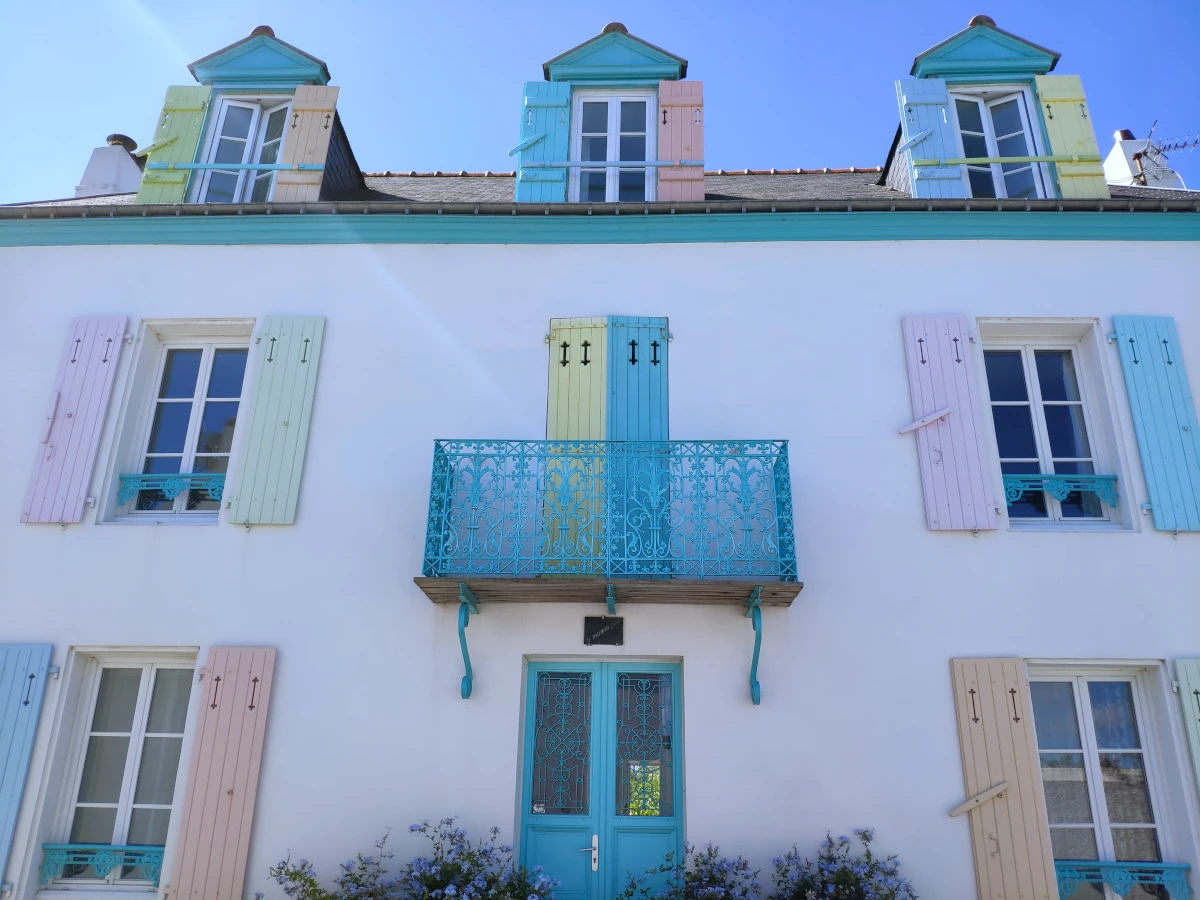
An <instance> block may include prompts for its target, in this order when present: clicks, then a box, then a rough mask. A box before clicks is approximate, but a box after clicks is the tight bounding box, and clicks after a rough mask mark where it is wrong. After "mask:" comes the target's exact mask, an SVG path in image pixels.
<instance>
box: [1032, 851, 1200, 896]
mask: <svg viewBox="0 0 1200 900" xmlns="http://www.w3.org/2000/svg"><path fill="white" fill-rule="evenodd" d="M1191 868H1192V867H1191V866H1190V865H1188V864H1187V863H1155V862H1096V861H1093V860H1083V859H1056V860H1055V861H1054V873H1055V875H1057V876H1058V895H1059V897H1061V898H1062V900H1068V898H1069V897H1070V896H1071V895H1072V894H1073V893H1075V890H1076V889H1077V888H1078V887H1080V886H1081V885H1083V884H1100V883H1104V884H1107V885H1108V886H1109V887H1110V888H1112V889H1113V892H1114V893H1116V894H1119V895H1120V896H1122V897H1126V896H1128V895H1129V892H1130V891H1132V890H1133V889H1134V887H1135V886H1136V885H1139V884H1146V885H1162V886H1163V887H1164V888H1166V890H1167V893H1168V894H1170V895H1171V900H1190V898H1191V895H1192V891H1191V888H1189V887H1188V872H1189V871H1190V870H1191ZM1147 896H1157V895H1156V894H1154V893H1153V892H1149V893H1148V894H1147Z"/></svg>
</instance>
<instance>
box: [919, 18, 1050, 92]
mask: <svg viewBox="0 0 1200 900" xmlns="http://www.w3.org/2000/svg"><path fill="white" fill-rule="evenodd" d="M1058 58H1059V54H1058V53H1055V52H1054V51H1053V50H1047V49H1046V48H1045V47H1039V46H1038V45H1037V44H1033V43H1030V42H1029V41H1026V40H1024V39H1023V38H1019V37H1017V36H1016V35H1014V34H1009V33H1008V32H1007V31H1002V30H1001V29H999V28H995V27H993V26H991V25H972V26H970V27H968V28H966V29H965V30H963V31H960V32H959V33H958V34H956V35H954V36H953V37H951V38H948V39H946V40H944V41H942V42H941V43H940V44H938V45H937V46H935V47H932V48H930V49H929V50H926V51H925V52H924V53H922V54H921V55H920V56H918V57H917V58H916V59H915V60H914V61H913V67H912V74H913V75H916V76H917V77H918V78H925V77H928V76H936V77H939V78H947V79H949V80H957V79H960V78H968V79H970V78H989V77H996V78H1003V77H1009V76H1033V75H1045V74H1046V73H1047V72H1049V71H1050V70H1051V69H1053V68H1054V65H1055V63H1057V62H1058Z"/></svg>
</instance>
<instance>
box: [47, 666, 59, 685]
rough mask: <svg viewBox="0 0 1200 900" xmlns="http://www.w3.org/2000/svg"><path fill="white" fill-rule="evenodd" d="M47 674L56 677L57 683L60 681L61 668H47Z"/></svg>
mask: <svg viewBox="0 0 1200 900" xmlns="http://www.w3.org/2000/svg"><path fill="white" fill-rule="evenodd" d="M46 673H47V674H49V675H53V676H54V680H55V681H58V673H59V668H58V666H47V667H46Z"/></svg>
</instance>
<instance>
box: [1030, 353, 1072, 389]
mask: <svg viewBox="0 0 1200 900" xmlns="http://www.w3.org/2000/svg"><path fill="white" fill-rule="evenodd" d="M1033 360H1034V364H1035V365H1036V366H1037V373H1038V383H1039V384H1040V385H1041V388H1042V399H1043V400H1080V399H1082V398H1081V397H1080V396H1079V381H1078V380H1077V379H1076V377H1075V364H1074V362H1072V360H1071V351H1070V350H1035V351H1034V352H1033Z"/></svg>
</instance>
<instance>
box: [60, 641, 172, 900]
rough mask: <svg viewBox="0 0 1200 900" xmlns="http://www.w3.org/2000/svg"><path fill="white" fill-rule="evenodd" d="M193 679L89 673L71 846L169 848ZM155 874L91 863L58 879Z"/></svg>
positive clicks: (168, 672) (120, 671) (137, 672)
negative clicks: (98, 867) (104, 869)
mask: <svg viewBox="0 0 1200 900" xmlns="http://www.w3.org/2000/svg"><path fill="white" fill-rule="evenodd" d="M193 674H194V670H193V669H191V668H184V667H181V666H170V665H162V666H160V665H125V664H112V665H108V664H105V665H101V666H97V667H96V669H95V670H93V671H92V672H91V673H90V676H89V685H88V688H87V690H88V699H89V701H90V706H89V709H88V712H87V716H86V719H85V722H86V724H85V726H84V727H85V728H86V731H85V734H84V736H83V741H82V748H81V753H80V756H79V760H78V764H77V766H76V769H75V772H74V781H73V785H74V787H73V792H72V795H73V797H74V800H75V802H74V805H73V806H72V809H71V816H70V823H69V825H68V827H67V829H66V831H67V835H68V842H69V843H71V844H75V845H84V846H90V847H103V846H105V845H116V846H136V847H161V846H163V845H164V844H166V842H167V828H168V826H169V825H170V821H171V806H172V804H173V803H174V800H175V777H176V775H177V773H178V771H179V759H180V755H181V753H182V751H183V729H184V724H185V722H186V721H187V710H188V698H189V696H190V695H191V690H192V678H193ZM157 875H158V873H156V872H146V871H144V870H143V869H142V867H141V866H115V867H113V868H112V870H111V871H109V872H107V873H105V874H103V875H102V874H100V873H98V872H97V871H96V869H95V868H93V867H92V866H91V865H67V866H65V867H64V869H63V871H62V874H61V875H60V876H59V879H58V880H60V881H61V880H65V881H70V882H91V883H105V884H114V883H137V882H155V881H157Z"/></svg>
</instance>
